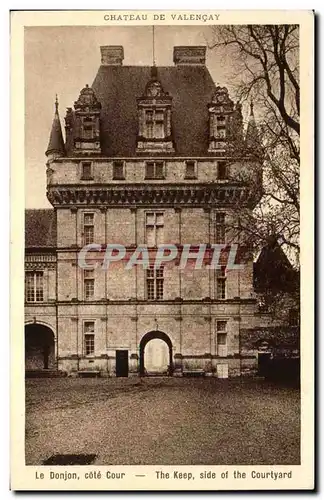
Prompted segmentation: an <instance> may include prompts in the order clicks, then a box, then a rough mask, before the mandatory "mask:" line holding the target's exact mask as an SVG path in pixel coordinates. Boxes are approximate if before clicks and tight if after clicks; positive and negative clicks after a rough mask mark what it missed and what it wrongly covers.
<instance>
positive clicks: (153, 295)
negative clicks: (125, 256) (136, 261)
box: [146, 267, 164, 300]
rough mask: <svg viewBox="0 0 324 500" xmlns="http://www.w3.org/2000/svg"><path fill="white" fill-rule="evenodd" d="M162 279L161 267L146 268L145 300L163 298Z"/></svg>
mask: <svg viewBox="0 0 324 500" xmlns="http://www.w3.org/2000/svg"><path fill="white" fill-rule="evenodd" d="M163 279H164V278H163V267H161V268H160V269H154V267H151V268H150V269H147V270H146V292H147V300H162V299H163Z"/></svg>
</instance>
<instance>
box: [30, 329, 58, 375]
mask: <svg viewBox="0 0 324 500" xmlns="http://www.w3.org/2000/svg"><path fill="white" fill-rule="evenodd" d="M55 369H56V364H55V342H54V333H53V331H52V330H51V329H50V328H49V327H48V326H45V325H40V324H38V323H33V324H30V325H25V370H55Z"/></svg>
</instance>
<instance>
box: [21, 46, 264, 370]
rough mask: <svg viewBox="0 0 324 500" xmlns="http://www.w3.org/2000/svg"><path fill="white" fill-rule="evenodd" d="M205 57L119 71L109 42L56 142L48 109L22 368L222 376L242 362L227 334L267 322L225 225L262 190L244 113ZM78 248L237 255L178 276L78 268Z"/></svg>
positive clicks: (30, 247) (245, 360)
mask: <svg viewBox="0 0 324 500" xmlns="http://www.w3.org/2000/svg"><path fill="white" fill-rule="evenodd" d="M205 55H206V48H205V47H204V46H193V47H174V65H173V66H170V67H156V66H153V67H148V66H123V58H124V51H123V47H121V46H104V47H101V65H100V67H99V70H98V73H97V75H96V77H95V80H94V82H93V84H92V86H91V87H89V86H88V85H86V86H85V87H84V88H83V89H82V90H81V92H80V95H79V96H76V97H77V100H76V101H75V103H74V106H73V107H71V108H68V109H67V112H66V116H65V140H64V138H63V133H62V128H61V121H60V117H59V110H58V102H57V101H56V103H55V113H54V120H53V125H52V130H51V133H50V139H49V144H48V148H47V151H46V156H47V163H46V174H47V198H48V200H49V201H50V203H51V204H52V206H53V208H52V209H47V210H27V211H26V228H25V230H26V252H25V262H26V266H25V268H26V271H25V283H26V294H25V316H26V318H25V325H26V326H25V350H26V370H58V371H62V372H67V373H68V374H72V373H75V374H77V373H79V374H82V373H84V374H88V373H97V374H100V375H101V376H115V375H116V376H128V375H137V374H141V375H143V374H150V373H157V372H158V373H168V374H172V375H174V376H181V375H185V374H191V373H202V374H205V375H210V376H218V377H227V376H236V375H240V374H241V373H242V371H244V370H245V369H246V367H247V366H252V365H255V364H256V362H257V361H256V357H255V353H252V355H251V353H250V354H249V355H245V356H244V355H243V354H242V352H243V351H242V346H241V332H242V331H246V330H248V329H254V328H257V327H258V325H259V324H260V321H261V323H262V322H263V323H267V321H268V320H267V318H266V316H264V317H263V319H262V320H261V319H260V314H259V308H258V297H257V295H256V292H255V289H254V283H253V257H252V253H251V251H249V247H248V244H247V242H246V241H245V238H244V235H243V236H242V234H239V233H237V231H236V230H235V228H237V227H238V225H239V210H238V207H244V208H245V209H249V210H253V208H254V207H255V205H256V204H257V203H258V201H259V200H260V198H261V196H262V160H261V156H260V155H259V154H258V134H257V128H256V124H255V120H254V115H253V107H251V112H250V117H249V122H248V126H247V130H246V131H245V130H243V118H242V111H241V106H240V104H239V103H237V104H234V102H233V101H232V100H231V98H230V96H229V93H228V90H227V89H226V88H225V87H220V86H216V85H215V83H214V82H213V80H212V78H211V76H210V73H209V71H208V69H207V67H206V64H205ZM238 234H239V236H238ZM92 243H96V244H99V245H101V247H102V249H105V248H106V245H123V246H124V247H126V251H127V252H128V253H132V252H134V250H135V249H136V248H137V247H138V246H141V245H142V246H143V245H147V247H148V248H149V249H150V252H151V253H152V254H154V252H155V250H156V248H157V245H159V244H163V243H164V244H174V245H176V246H177V248H179V251H180V250H181V249H183V246H184V245H187V244H189V245H191V252H192V253H194V252H195V248H196V251H197V249H198V245H200V244H205V245H206V249H207V250H208V249H209V248H211V245H213V244H232V243H238V244H239V245H241V247H242V248H244V252H240V255H239V259H240V263H241V264H242V266H241V268H240V269H228V268H226V267H225V266H222V267H221V268H220V269H211V268H210V266H209V265H208V262H205V261H204V262H203V263H202V265H201V267H200V268H194V266H190V265H189V264H188V265H187V266H186V267H185V268H184V269H181V268H180V266H179V265H178V264H179V261H178V260H177V259H175V260H173V261H170V262H166V263H164V265H163V266H161V267H160V268H159V269H157V268H155V267H154V265H150V266H149V267H147V268H145V267H144V266H141V265H137V266H134V267H132V268H131V269H126V266H125V262H123V261H118V262H114V263H113V265H111V266H110V267H109V269H106V270H104V269H102V268H101V267H99V266H98V267H96V268H94V269H84V268H82V267H80V265H79V262H78V256H79V252H80V250H81V249H82V248H83V247H84V246H85V245H88V244H92ZM89 255H91V259H92V260H93V261H94V262H95V261H100V259H101V260H102V252H100V251H98V250H93V251H91V252H90V253H89ZM192 260H193V258H192ZM188 262H190V259H189V261H188ZM263 323H262V324H263Z"/></svg>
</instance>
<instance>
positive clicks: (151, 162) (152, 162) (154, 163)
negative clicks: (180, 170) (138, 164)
mask: <svg viewBox="0 0 324 500" xmlns="http://www.w3.org/2000/svg"><path fill="white" fill-rule="evenodd" d="M149 165H150V166H153V175H148V172H147V168H148V166H149ZM157 165H158V166H162V175H161V176H160V177H158V176H157V175H156V167H157ZM144 178H145V180H156V181H161V180H164V179H165V161H163V160H148V161H146V162H145V177H144Z"/></svg>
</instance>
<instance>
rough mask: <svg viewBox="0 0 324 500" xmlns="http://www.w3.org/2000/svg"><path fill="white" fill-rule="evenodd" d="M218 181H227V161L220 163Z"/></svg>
mask: <svg viewBox="0 0 324 500" xmlns="http://www.w3.org/2000/svg"><path fill="white" fill-rule="evenodd" d="M218 179H219V180H221V181H222V180H225V179H227V165H226V162H225V161H219V162H218Z"/></svg>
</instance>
